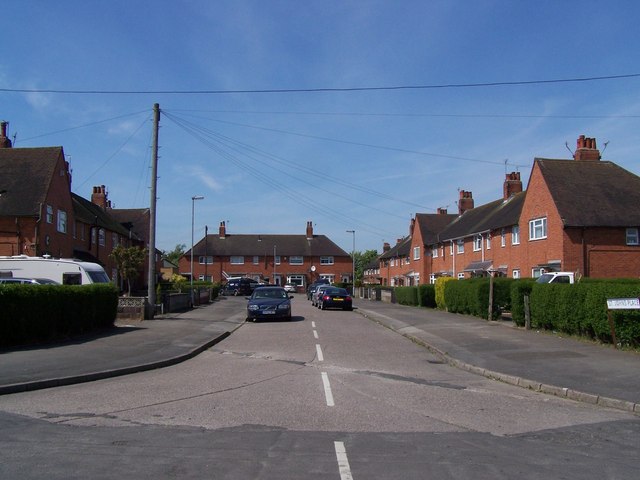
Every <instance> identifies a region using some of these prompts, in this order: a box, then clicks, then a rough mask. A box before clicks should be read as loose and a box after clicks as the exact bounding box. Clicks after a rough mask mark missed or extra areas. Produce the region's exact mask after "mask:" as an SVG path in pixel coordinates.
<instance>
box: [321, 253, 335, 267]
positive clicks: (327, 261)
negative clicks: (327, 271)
mask: <svg viewBox="0 0 640 480" xmlns="http://www.w3.org/2000/svg"><path fill="white" fill-rule="evenodd" d="M333 263H334V261H333V255H323V256H321V257H320V265H333Z"/></svg>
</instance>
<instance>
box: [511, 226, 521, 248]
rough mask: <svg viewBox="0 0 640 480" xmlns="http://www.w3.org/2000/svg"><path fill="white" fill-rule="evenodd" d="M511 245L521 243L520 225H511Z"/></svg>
mask: <svg viewBox="0 0 640 480" xmlns="http://www.w3.org/2000/svg"><path fill="white" fill-rule="evenodd" d="M511 245H520V226H519V225H514V226H513V227H511Z"/></svg>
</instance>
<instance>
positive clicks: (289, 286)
mask: <svg viewBox="0 0 640 480" xmlns="http://www.w3.org/2000/svg"><path fill="white" fill-rule="evenodd" d="M284 291H285V292H287V293H296V292H297V291H298V289H297V287H296V286H295V285H294V284H293V283H287V284H286V285H285V286H284Z"/></svg>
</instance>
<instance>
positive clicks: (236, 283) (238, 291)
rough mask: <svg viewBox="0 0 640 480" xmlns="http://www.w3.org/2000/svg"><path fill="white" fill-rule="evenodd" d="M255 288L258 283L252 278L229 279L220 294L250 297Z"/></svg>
mask: <svg viewBox="0 0 640 480" xmlns="http://www.w3.org/2000/svg"><path fill="white" fill-rule="evenodd" d="M257 286H258V282H256V281H255V280H254V279H253V278H245V277H242V278H230V279H229V280H227V283H226V284H225V286H224V287H222V290H221V291H220V293H221V294H222V295H251V293H252V292H253V290H254V289H255V288H256V287H257Z"/></svg>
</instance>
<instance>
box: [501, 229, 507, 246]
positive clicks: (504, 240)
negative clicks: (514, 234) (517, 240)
mask: <svg viewBox="0 0 640 480" xmlns="http://www.w3.org/2000/svg"><path fill="white" fill-rule="evenodd" d="M500 246H501V247H502V248H504V247H506V246H507V233H506V231H505V229H504V228H503V229H502V230H500Z"/></svg>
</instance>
